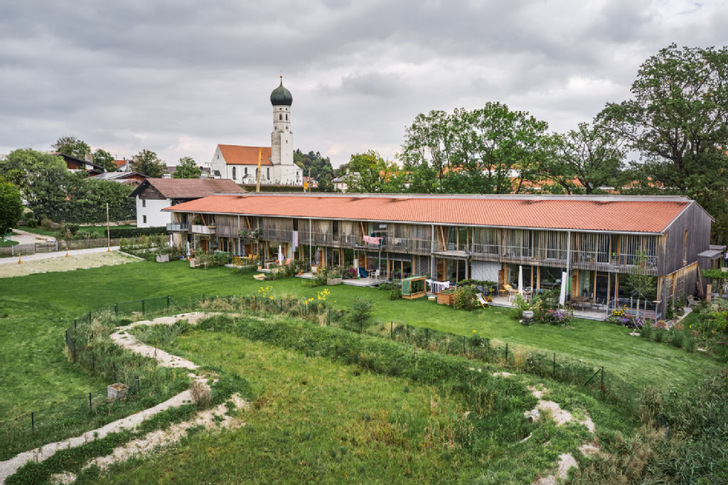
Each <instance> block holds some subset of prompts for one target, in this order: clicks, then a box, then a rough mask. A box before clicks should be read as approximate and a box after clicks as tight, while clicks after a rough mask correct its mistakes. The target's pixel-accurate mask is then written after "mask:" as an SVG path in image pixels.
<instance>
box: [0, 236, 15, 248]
mask: <svg viewBox="0 0 728 485" xmlns="http://www.w3.org/2000/svg"><path fill="white" fill-rule="evenodd" d="M17 244H18V241H11V240H10V239H1V238H0V248H4V247H10V246H15V245H17Z"/></svg>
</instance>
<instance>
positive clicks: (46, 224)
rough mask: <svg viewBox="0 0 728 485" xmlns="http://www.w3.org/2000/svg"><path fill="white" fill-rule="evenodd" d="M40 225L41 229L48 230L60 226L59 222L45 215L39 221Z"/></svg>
mask: <svg viewBox="0 0 728 485" xmlns="http://www.w3.org/2000/svg"><path fill="white" fill-rule="evenodd" d="M40 225H41V227H42V228H43V229H46V230H48V231H50V230H51V229H58V228H60V227H61V225H60V224H58V223H56V222H53V221H52V220H50V219H48V218H47V217H45V218H43V220H41V221H40Z"/></svg>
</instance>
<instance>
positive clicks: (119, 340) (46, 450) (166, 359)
mask: <svg viewBox="0 0 728 485" xmlns="http://www.w3.org/2000/svg"><path fill="white" fill-rule="evenodd" d="M104 250H105V249H104ZM217 314H219V313H199V312H195V313H183V314H179V315H174V316H172V317H161V318H157V319H155V320H142V321H138V322H134V323H132V324H130V325H127V326H125V327H119V329H118V330H116V331H115V332H114V333H113V334H112V335H111V338H112V339H113V341H114V342H115V343H116V344H117V345H119V346H121V347H124V348H126V349H129V350H131V351H132V352H136V353H139V354H141V355H144V356H147V357H153V358H156V359H157V361H159V365H161V366H163V367H175V368H184V369H189V370H191V371H192V370H194V369H197V368H198V367H199V366H198V365H196V364H195V363H194V362H191V361H189V360H186V359H182V358H180V357H177V356H174V355H171V354H169V353H167V352H164V351H163V350H160V349H157V348H155V347H152V346H149V345H146V344H144V343H142V342H140V341H139V340H137V339H136V338H134V337H133V336H132V335H129V333H128V332H129V330H131V329H132V328H134V327H137V326H140V325H171V324H173V323H174V322H176V321H178V320H187V321H189V322H190V323H192V324H195V323H197V322H198V321H199V320H200V319H202V318H204V317H207V316H212V315H217ZM190 376H191V377H193V378H194V379H197V380H199V381H200V382H203V383H205V384H206V379H205V378H202V377H199V376H196V375H194V374H190ZM189 402H192V394H191V393H190V391H189V390H187V391H183V392H181V393H179V394H177V395H176V396H174V397H172V398H170V399H168V400H166V401H164V402H163V403H160V404H157V405H156V406H154V407H152V408H149V409H145V410H144V411H140V412H138V413H136V414H132V415H131V416H127V417H126V418H122V419H119V420H117V421H114V422H113V423H109V424H107V425H105V426H102V427H101V428H98V429H94V430H91V431H87V432H85V433H83V434H82V435H80V436H76V437H74V438H69V439H66V440H63V441H57V442H55V443H49V444H47V445H43V446H41V447H40V448H36V449H33V450H30V451H26V452H23V453H20V454H19V455H16V456H15V457H13V458H11V459H9V460H6V461H2V462H0V483H5V479H6V478H8V477H9V476H10V475H12V474H14V473H15V472H16V471H17V470H18V468H20V467H21V466H23V465H24V464H25V463H27V462H29V461H35V462H40V461H43V460H46V459H48V458H49V457H51V456H52V455H53V454H55V453H56V452H57V451H59V450H65V449H68V448H75V447H76V446H81V445H83V444H84V443H87V442H89V441H93V440H95V439H99V438H103V437H105V436H106V435H108V434H109V433H116V432H119V431H121V430H122V429H133V428H134V427H136V426H137V425H138V424H140V423H141V422H142V421H144V420H146V419H148V418H150V417H151V416H154V415H155V414H157V413H159V412H161V411H164V410H165V409H169V408H173V407H178V406H181V405H183V404H186V403H189Z"/></svg>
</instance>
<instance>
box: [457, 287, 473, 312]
mask: <svg viewBox="0 0 728 485" xmlns="http://www.w3.org/2000/svg"><path fill="white" fill-rule="evenodd" d="M476 293H477V290H476V289H475V287H474V286H470V285H467V286H459V287H458V288H457V289H456V290H455V293H453V297H452V298H453V303H452V306H453V307H455V309H456V310H467V311H471V310H473V309H475V308H476V307H477V306H478V304H477V299H476V297H475V294H476Z"/></svg>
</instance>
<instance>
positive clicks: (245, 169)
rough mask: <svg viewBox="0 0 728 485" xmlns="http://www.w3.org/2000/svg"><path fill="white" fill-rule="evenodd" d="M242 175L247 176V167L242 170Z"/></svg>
mask: <svg viewBox="0 0 728 485" xmlns="http://www.w3.org/2000/svg"><path fill="white" fill-rule="evenodd" d="M243 175H245V176H246V177H247V176H248V167H245V168H244V169H243Z"/></svg>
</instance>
